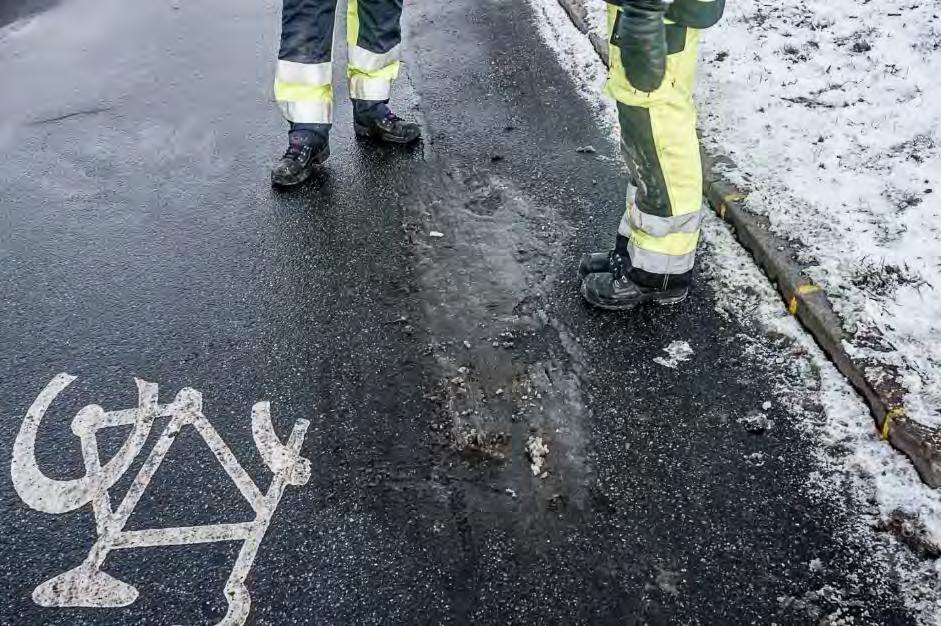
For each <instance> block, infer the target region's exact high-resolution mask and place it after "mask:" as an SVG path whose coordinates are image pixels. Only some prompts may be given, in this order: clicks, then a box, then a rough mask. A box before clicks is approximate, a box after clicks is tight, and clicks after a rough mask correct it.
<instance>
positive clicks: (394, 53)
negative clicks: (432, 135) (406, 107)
mask: <svg viewBox="0 0 941 626" xmlns="http://www.w3.org/2000/svg"><path fill="white" fill-rule="evenodd" d="M402 1H403V0H348V4H347V32H346V41H347V46H348V56H349V63H348V66H347V79H348V83H349V92H350V98H351V99H352V101H353V118H354V129H355V131H356V134H357V135H360V136H367V137H373V138H375V139H379V140H382V141H390V142H394V143H409V142H412V141H414V140H416V139H418V137H419V136H420V131H419V128H418V126H417V125H416V124H409V123H406V122H404V121H402V120H400V119H399V118H398V117H396V116H395V115H393V114H392V113H391V111H390V110H389V108H388V106H387V103H388V101H389V97H390V95H391V93H392V83H393V81H394V80H395V78H396V77H397V76H398V74H399V65H400V61H399V57H400V51H401V41H402V29H401V16H402ZM337 3H338V0H284V3H283V8H282V20H281V21H282V23H281V48H280V51H279V53H278V67H277V72H276V75H275V83H274V94H275V99H276V100H277V102H278V106H279V107H280V109H281V113H282V114H283V115H284V117H285V119H286V120H287V121H288V122H289V123H290V125H291V129H290V132H289V148H288V152H287V153H286V154H285V156H284V158H282V160H281V162H280V163H279V164H278V165H277V166H276V167H275V169H274V170H273V171H272V181H273V182H274V183H275V184H282V185H290V184H297V183H299V182H302V181H303V179H305V178H306V177H307V176H308V175H309V174H310V171H311V170H312V169H313V167H314V166H316V165H318V164H320V163H322V162H323V161H325V160H326V158H327V157H328V156H329V155H330V148H329V141H328V139H329V132H330V127H331V125H332V123H333V40H334V27H335V23H336V11H337Z"/></svg>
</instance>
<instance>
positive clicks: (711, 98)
mask: <svg viewBox="0 0 941 626" xmlns="http://www.w3.org/2000/svg"><path fill="white" fill-rule="evenodd" d="M939 13H941V3H939V2H937V1H933V2H923V3H913V2H909V1H907V0H887V1H885V2H879V3H861V2H858V1H857V0H829V1H828V2H802V1H799V0H785V1H783V2H782V1H781V0H773V1H772V0H742V1H739V2H731V3H729V5H728V8H727V13H726V16H725V19H724V20H723V21H722V22H721V23H720V24H719V25H718V26H716V27H715V29H714V30H713V31H711V32H710V33H709V34H708V36H706V37H705V39H704V42H703V51H702V57H701V58H702V72H701V74H700V84H699V94H698V96H699V103H700V112H701V118H700V126H701V128H702V130H703V136H704V137H705V138H706V140H707V142H710V143H712V144H714V145H716V147H717V148H720V149H725V150H728V151H729V156H731V157H732V158H733V160H735V161H736V162H737V164H738V166H739V171H738V172H737V173H732V174H731V177H732V178H733V179H735V178H737V180H736V182H738V183H740V184H741V185H742V186H743V187H745V188H747V189H749V190H750V192H751V195H750V196H749V199H748V208H749V209H751V210H752V211H754V212H756V213H761V214H765V215H767V216H768V217H769V218H770V219H771V222H772V224H773V226H774V228H775V230H776V231H777V232H778V233H779V234H781V235H784V236H785V237H787V238H789V239H791V240H792V241H794V242H795V244H796V248H797V249H798V250H801V251H802V253H803V258H802V259H801V261H802V262H803V263H805V264H806V265H807V267H808V273H809V274H810V275H811V276H812V277H813V279H814V281H815V282H817V283H818V284H820V285H822V286H824V287H825V288H826V290H827V293H828V294H829V295H830V297H831V299H832V300H833V302H834V306H835V308H836V309H837V312H838V313H840V314H841V316H842V317H843V319H844V321H845V322H846V325H847V330H849V331H851V332H853V331H857V330H863V331H865V330H866V329H867V328H876V329H878V330H879V331H880V332H881V333H882V335H883V336H884V337H885V338H886V339H887V340H888V341H889V343H891V344H892V345H894V346H895V348H896V352H894V353H883V352H879V353H871V354H868V355H867V356H874V357H875V358H876V359H877V360H881V361H882V362H887V363H891V364H895V365H901V366H903V369H904V371H905V378H904V384H905V386H906V387H907V389H908V391H909V397H908V399H907V402H906V404H907V405H908V407H907V408H908V412H909V414H910V415H911V416H913V417H915V418H916V419H917V420H918V421H921V422H924V423H929V424H933V425H941V105H939V101H941V84H939V81H938V76H939V75H941V17H939ZM854 348H855V349H856V350H857V351H863V352H865V349H864V348H863V347H862V346H861V345H856V346H854Z"/></svg>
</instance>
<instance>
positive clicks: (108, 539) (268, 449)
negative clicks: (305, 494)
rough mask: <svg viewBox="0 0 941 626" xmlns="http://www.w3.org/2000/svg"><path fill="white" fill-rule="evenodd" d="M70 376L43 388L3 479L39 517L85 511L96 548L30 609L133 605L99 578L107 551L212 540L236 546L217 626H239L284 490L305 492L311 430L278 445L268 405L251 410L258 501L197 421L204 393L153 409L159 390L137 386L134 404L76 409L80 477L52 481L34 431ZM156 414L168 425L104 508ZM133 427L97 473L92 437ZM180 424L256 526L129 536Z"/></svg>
mask: <svg viewBox="0 0 941 626" xmlns="http://www.w3.org/2000/svg"><path fill="white" fill-rule="evenodd" d="M74 380H75V377H74V376H70V375H68V374H59V375H58V376H56V377H55V378H53V379H52V381H51V382H50V383H49V384H48V385H46V387H45V389H43V390H42V392H41V393H40V394H39V396H38V397H37V398H36V400H35V402H33V404H32V406H31V407H30V408H29V411H28V412H27V414H26V417H25V418H24V420H23V424H22V425H21V426H20V431H19V433H18V434H17V437H16V442H15V443H14V446H13V459H12V462H11V464H10V473H11V475H12V477H13V486H14V488H15V489H16V492H17V494H19V496H20V498H21V499H22V500H23V502H25V503H26V504H27V505H28V506H30V507H32V508H34V509H36V510H38V511H43V512H45V513H66V512H68V511H74V510H76V509H79V508H81V507H83V506H85V505H86V504H89V503H91V505H92V510H93V511H94V514H95V521H96V525H97V533H98V540H97V541H96V542H95V544H94V545H93V546H92V548H91V551H90V552H89V554H88V557H87V558H86V559H85V561H84V562H83V563H82V564H81V565H79V566H77V567H75V568H73V569H71V570H69V571H67V572H65V573H63V574H60V575H58V576H55V577H54V578H51V579H49V580H47V581H46V582H44V583H42V584H41V585H39V586H38V587H36V589H35V590H34V591H33V601H34V602H36V604H39V605H41V606H46V607H92V608H110V607H121V606H127V605H129V604H131V603H133V602H134V601H135V600H136V599H137V597H138V591H137V589H136V588H134V587H133V586H132V585H129V584H127V583H125V582H122V581H120V580H117V579H116V578H114V577H112V576H110V575H108V574H107V573H105V572H102V571H101V566H102V564H103V563H104V561H105V558H107V556H108V553H109V552H110V551H112V550H123V549H128V548H145V547H153V546H169V545H190V544H200V543H214V542H219V541H242V542H243V543H242V549H241V551H240V552H239V555H238V558H237V559H236V562H235V565H234V566H233V568H232V572H231V573H230V575H229V578H228V580H227V581H226V584H225V589H224V593H225V596H226V599H227V601H228V611H227V612H226V615H225V617H224V618H223V619H222V621H220V622H219V624H220V625H224V626H240V625H241V624H244V623H245V620H246V618H247V617H248V613H249V609H250V608H251V597H250V596H249V593H248V589H247V588H246V587H245V579H246V578H247V577H248V573H249V571H250V570H251V568H252V563H253V562H254V560H255V556H256V554H257V552H258V547H259V545H261V540H262V538H263V537H264V534H265V532H266V531H267V529H268V524H269V522H270V521H271V517H272V515H273V514H274V511H275V509H276V508H277V506H278V503H279V502H280V501H281V496H282V495H283V494H284V489H285V487H287V485H304V484H306V483H307V481H308V480H310V462H309V461H308V460H307V459H305V458H303V457H301V456H300V450H301V446H302V444H303V443H304V436H305V435H306V434H307V428H308V426H309V425H310V423H309V422H308V421H307V420H298V421H297V422H295V424H294V428H293V430H292V431H291V435H290V437H289V438H288V441H287V444H284V443H282V442H281V440H280V439H278V436H277V435H276V434H275V432H274V428H273V427H272V425H271V407H270V405H269V403H268V402H258V403H257V404H255V406H254V407H252V436H253V438H254V440H255V445H256V447H257V448H258V451H259V453H260V454H261V457H262V459H263V460H264V462H265V464H266V465H267V466H268V469H270V470H271V472H272V473H273V474H274V477H273V478H272V480H271V484H270V485H269V486H268V491H267V492H266V493H262V492H261V490H260V489H259V488H258V487H257V486H256V485H255V483H254V482H253V481H252V479H251V477H250V476H249V475H248V474H247V473H246V472H245V470H244V469H243V468H242V466H241V465H240V464H239V463H238V461H237V460H236V458H235V455H234V454H232V451H231V450H230V449H229V447H228V446H227V445H226V444H225V442H224V441H223V440H222V437H220V436H219V433H217V432H216V430H215V429H214V428H213V427H212V424H210V423H209V420H207V419H206V417H205V416H204V415H203V413H202V395H201V394H200V393H199V392H198V391H196V390H194V389H190V388H185V389H182V390H181V391H180V392H179V393H178V394H177V396H176V399H175V400H174V401H173V402H172V403H170V404H167V405H160V404H158V403H157V385H156V384H154V383H148V382H145V381H142V380H137V381H136V382H137V390H138V406H137V408H134V409H125V410H119V411H111V412H106V411H105V410H104V409H102V408H101V407H100V406H98V405H94V404H92V405H88V406H86V407H84V408H83V409H81V410H80V411H79V412H78V413H77V414H76V416H75V419H73V420H72V432H73V433H75V435H76V436H78V437H79V438H80V439H81V444H82V445H81V448H82V457H83V459H84V462H85V476H84V477H82V478H77V479H73V480H55V479H52V478H49V477H48V476H46V475H45V474H43V473H42V470H40V469H39V466H38V465H37V463H36V449H35V448H36V433H37V431H38V430H39V424H40V422H41V421H42V418H43V416H44V415H45V413H46V410H47V409H48V408H49V406H50V405H51V404H52V401H53V400H55V398H56V396H58V395H59V394H60V393H61V392H62V391H63V390H64V389H65V388H66V387H68V386H69V385H70V384H71V383H72V382H73V381H74ZM157 416H164V417H169V418H170V421H169V423H168V424H167V426H166V428H164V430H163V432H162V433H161V435H160V437H159V439H158V440H157V443H156V444H154V447H153V449H152V450H151V451H150V454H149V455H148V456H147V458H146V459H145V460H144V463H143V465H142V466H141V468H140V470H139V471H138V473H137V476H136V477H135V479H134V481H133V482H132V483H131V486H130V488H129V489H128V492H127V494H126V495H125V496H124V499H123V500H122V501H121V503H120V505H118V508H117V511H112V509H111V499H110V497H109V495H108V490H109V489H110V488H111V487H112V486H113V485H114V483H115V482H117V481H118V479H120V477H121V476H122V475H123V474H124V473H125V472H127V470H128V468H129V467H130V465H131V463H133V461H134V459H135V458H136V457H137V455H138V454H140V452H141V450H142V449H143V446H144V443H145V442H146V440H147V436H148V435H149V434H150V431H151V429H152V427H153V422H154V419H155V418H156V417H157ZM126 425H131V426H133V428H132V430H131V433H130V435H129V436H128V438H127V440H126V441H125V442H124V445H123V446H122V447H121V448H120V450H118V452H117V454H115V456H114V458H112V459H111V460H110V461H108V463H106V464H105V465H104V466H102V465H101V461H100V459H99V457H98V441H97V437H96V433H97V431H99V430H101V429H103V428H110V427H114V426H126ZM184 426H193V427H194V428H195V429H196V431H197V432H198V433H199V435H200V436H201V437H202V438H203V440H204V441H205V442H206V444H207V445H208V446H209V449H210V450H211V451H212V453H213V455H215V457H216V459H218V461H219V463H220V464H221V465H222V468H223V469H224V470H225V472H226V474H228V475H229V478H231V479H232V481H233V482H234V483H235V486H236V487H237V488H238V490H239V492H240V493H241V494H242V496H243V497H244V498H245V499H246V500H247V501H248V503H249V504H250V505H251V507H252V509H253V510H254V511H255V519H254V520H251V521H248V522H239V523H231V524H209V525H206V526H189V527H179V528H159V529H149V530H136V531H126V530H124V526H125V524H126V523H127V520H128V518H130V516H131V514H132V513H133V512H134V508H135V507H136V506H137V503H138V502H139V501H140V498H141V496H142V495H143V494H144V491H145V490H146V489H147V486H148V485H149V484H150V481H151V479H152V478H153V477H154V474H156V473H157V470H158V469H159V468H160V464H161V462H163V459H164V457H165V456H166V455H167V452H169V450H170V447H171V446H172V445H173V442H174V441H175V440H176V437H177V435H178V434H179V433H180V430H181V429H182V428H183V427H184Z"/></svg>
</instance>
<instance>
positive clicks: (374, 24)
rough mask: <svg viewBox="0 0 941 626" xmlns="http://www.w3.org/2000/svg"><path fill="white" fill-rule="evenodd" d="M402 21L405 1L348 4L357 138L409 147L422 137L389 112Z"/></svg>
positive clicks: (366, 0)
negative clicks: (363, 137) (378, 140)
mask: <svg viewBox="0 0 941 626" xmlns="http://www.w3.org/2000/svg"><path fill="white" fill-rule="evenodd" d="M401 17H402V0H349V4H348V6H347V22H346V24H347V43H348V45H349V68H348V76H349V88H350V98H351V99H352V101H353V120H354V128H355V130H356V133H357V134H358V135H361V136H369V137H374V138H377V139H381V140H384V141H391V142H395V143H409V142H411V141H414V140H416V139H418V137H419V136H420V135H421V132H420V130H419V127H418V125H417V124H410V123H406V122H404V121H402V120H400V119H399V118H398V117H396V116H395V115H393V114H392V112H391V111H390V110H389V107H388V102H389V98H390V96H391V94H392V83H393V81H394V80H395V79H396V78H397V77H398V75H399V67H400V61H399V58H400V54H401V43H402V28H401Z"/></svg>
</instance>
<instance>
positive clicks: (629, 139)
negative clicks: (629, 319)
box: [605, 7, 702, 287]
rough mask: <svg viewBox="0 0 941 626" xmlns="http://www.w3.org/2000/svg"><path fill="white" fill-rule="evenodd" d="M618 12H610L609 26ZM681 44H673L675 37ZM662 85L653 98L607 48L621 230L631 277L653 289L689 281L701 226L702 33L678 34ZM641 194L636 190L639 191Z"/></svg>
mask: <svg viewBox="0 0 941 626" xmlns="http://www.w3.org/2000/svg"><path fill="white" fill-rule="evenodd" d="M616 15H617V8H616V7H610V8H609V28H610V27H611V25H613V20H614V18H615V17H616ZM677 35H679V36H682V40H680V41H676V40H675V39H676V36H677ZM673 37H674V41H673V43H672V44H671V45H672V46H673V52H672V53H671V54H670V55H669V56H668V58H667V74H666V78H665V79H664V82H663V85H662V86H661V87H660V88H659V89H657V90H656V91H654V92H652V93H645V92H641V91H637V90H635V89H634V88H633V87H631V85H630V83H629V82H628V81H627V79H626V77H625V74H624V69H623V66H622V65H621V62H620V51H619V50H618V49H617V48H616V47H615V46H611V47H610V52H611V70H610V72H609V74H608V82H607V84H606V86H605V89H606V91H607V92H608V93H609V94H610V95H612V96H613V97H614V98H615V99H616V100H617V101H618V117H619V121H620V125H621V138H622V148H623V151H624V156H625V161H626V163H627V168H628V171H629V175H630V183H631V185H629V194H630V193H631V192H633V197H631V196H630V195H629V196H628V199H627V210H626V211H625V213H624V217H623V218H622V220H621V224H620V225H619V227H618V232H619V234H621V235H623V236H626V237H629V239H630V242H629V244H628V254H629V256H630V267H631V269H630V273H629V276H630V278H631V279H632V280H634V281H635V282H638V283H640V284H643V285H645V286H649V287H667V286H669V285H680V284H685V283H688V281H689V277H690V273H691V271H692V269H693V265H694V263H695V258H696V246H697V244H698V242H699V228H700V223H701V220H702V165H701V162H700V156H699V139H698V137H697V136H696V110H695V107H694V105H693V100H692V90H693V84H694V80H695V72H696V60H697V58H696V57H697V48H698V40H699V31H696V30H693V29H685V28H682V29H680V30H676V29H674V30H673ZM635 188H636V189H635Z"/></svg>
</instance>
